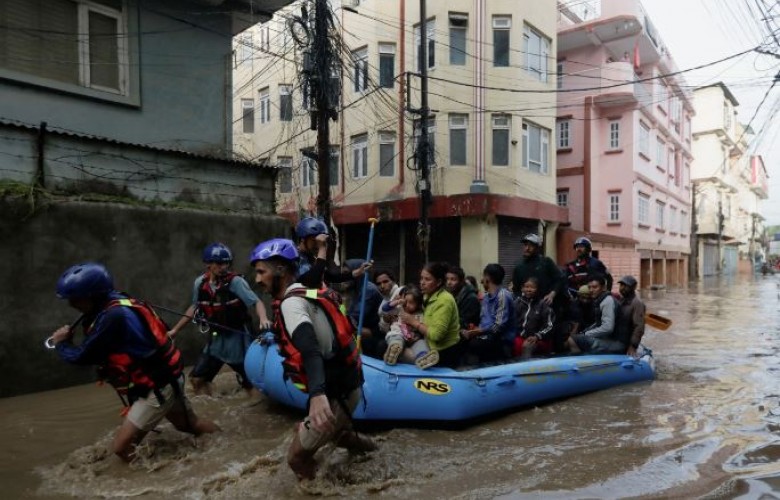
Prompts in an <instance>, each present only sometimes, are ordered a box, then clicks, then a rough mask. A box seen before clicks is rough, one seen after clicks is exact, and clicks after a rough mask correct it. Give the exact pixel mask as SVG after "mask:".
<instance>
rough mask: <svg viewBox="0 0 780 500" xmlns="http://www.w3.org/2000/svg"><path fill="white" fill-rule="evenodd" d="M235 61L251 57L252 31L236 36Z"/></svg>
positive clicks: (239, 63) (238, 62) (247, 59)
mask: <svg viewBox="0 0 780 500" xmlns="http://www.w3.org/2000/svg"><path fill="white" fill-rule="evenodd" d="M236 53H237V55H236V58H237V61H236V63H237V64H238V65H239V66H240V65H241V64H242V63H245V62H246V61H249V60H251V59H252V33H242V34H240V35H238V37H237V38H236Z"/></svg>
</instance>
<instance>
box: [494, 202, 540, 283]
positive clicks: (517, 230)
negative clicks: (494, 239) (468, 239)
mask: <svg viewBox="0 0 780 500" xmlns="http://www.w3.org/2000/svg"><path fill="white" fill-rule="evenodd" d="M538 231H539V223H538V221H536V220H531V219H519V218H516V217H501V216H499V217H498V263H499V264H501V265H502V266H503V267H504V271H506V277H505V278H504V283H505V284H508V283H509V282H510V281H512V271H514V269H515V264H517V262H518V261H519V260H520V258H521V257H522V256H523V244H522V239H523V237H524V236H525V235H526V234H528V233H536V232H538ZM484 264H489V263H488V262H485V263H484Z"/></svg>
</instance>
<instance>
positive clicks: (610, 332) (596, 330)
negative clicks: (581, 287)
mask: <svg viewBox="0 0 780 500" xmlns="http://www.w3.org/2000/svg"><path fill="white" fill-rule="evenodd" d="M588 288H589V289H590V293H591V296H592V297H593V312H594V319H595V322H594V323H593V324H592V325H591V326H589V327H587V328H586V329H585V330H584V331H583V332H582V333H579V334H576V335H572V336H571V337H569V340H568V341H567V345H568V347H569V350H570V351H571V352H572V353H574V354H577V353H580V352H586V353H589V354H625V353H626V350H627V346H626V343H625V342H624V341H623V340H621V339H620V338H619V336H620V329H618V328H616V325H617V320H618V318H619V317H620V316H619V310H620V304H619V303H618V302H617V301H616V300H615V298H614V297H613V296H612V294H611V293H609V291H608V290H607V283H606V278H605V277H604V276H603V275H593V276H591V277H590V278H589V281H588Z"/></svg>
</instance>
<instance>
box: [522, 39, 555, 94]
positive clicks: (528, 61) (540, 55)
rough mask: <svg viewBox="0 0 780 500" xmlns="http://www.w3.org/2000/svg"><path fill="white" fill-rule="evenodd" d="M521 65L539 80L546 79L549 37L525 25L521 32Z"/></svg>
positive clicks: (543, 80)
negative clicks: (523, 59) (522, 57)
mask: <svg viewBox="0 0 780 500" xmlns="http://www.w3.org/2000/svg"><path fill="white" fill-rule="evenodd" d="M523 42H524V43H523V52H524V53H525V64H524V65H523V67H524V68H525V70H526V71H527V72H528V73H529V74H530V75H531V76H533V77H534V78H536V79H537V80H539V81H540V82H546V81H547V61H548V59H549V57H550V39H549V38H547V37H546V36H544V35H542V34H541V33H539V32H538V31H536V30H535V29H533V28H531V27H530V26H528V25H526V26H525V29H524V32H523Z"/></svg>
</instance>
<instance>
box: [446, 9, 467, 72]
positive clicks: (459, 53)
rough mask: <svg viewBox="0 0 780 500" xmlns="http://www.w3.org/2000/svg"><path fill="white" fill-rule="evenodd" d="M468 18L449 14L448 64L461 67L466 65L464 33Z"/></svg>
mask: <svg viewBox="0 0 780 500" xmlns="http://www.w3.org/2000/svg"><path fill="white" fill-rule="evenodd" d="M468 23H469V16H468V15H466V14H450V64H452V65H453V66H463V65H465V64H466V31H467V30H468Z"/></svg>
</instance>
